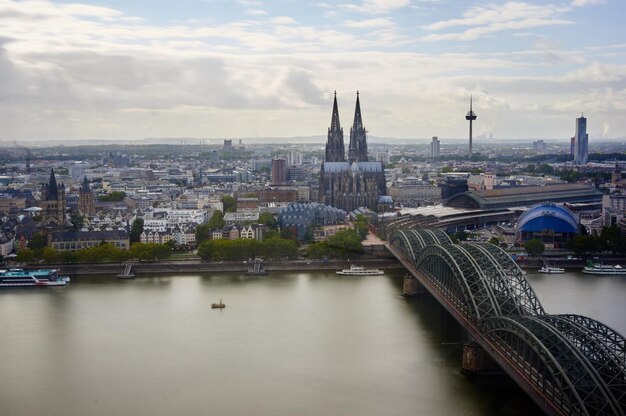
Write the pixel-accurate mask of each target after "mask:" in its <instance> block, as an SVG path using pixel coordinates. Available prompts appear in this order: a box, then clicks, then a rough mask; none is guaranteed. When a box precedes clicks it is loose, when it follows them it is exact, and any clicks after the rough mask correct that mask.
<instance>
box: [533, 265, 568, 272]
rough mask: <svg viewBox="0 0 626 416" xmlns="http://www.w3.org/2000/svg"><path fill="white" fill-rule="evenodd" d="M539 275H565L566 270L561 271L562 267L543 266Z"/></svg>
mask: <svg viewBox="0 0 626 416" xmlns="http://www.w3.org/2000/svg"><path fill="white" fill-rule="evenodd" d="M539 273H548V274H556V273H565V269H561V268H560V267H551V266H543V267H542V268H541V269H539Z"/></svg>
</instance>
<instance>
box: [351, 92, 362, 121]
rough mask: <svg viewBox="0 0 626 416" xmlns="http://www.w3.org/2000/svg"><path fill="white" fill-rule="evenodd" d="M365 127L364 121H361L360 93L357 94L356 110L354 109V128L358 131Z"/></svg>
mask: <svg viewBox="0 0 626 416" xmlns="http://www.w3.org/2000/svg"><path fill="white" fill-rule="evenodd" d="M361 127H363V120H362V119H361V103H360V102H359V91H357V92H356V108H355V109H354V123H352V128H353V129H357V128H361Z"/></svg>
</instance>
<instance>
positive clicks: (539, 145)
mask: <svg viewBox="0 0 626 416" xmlns="http://www.w3.org/2000/svg"><path fill="white" fill-rule="evenodd" d="M533 150H534V151H535V152H537V153H543V152H545V151H546V150H548V145H547V144H546V142H544V141H543V140H537V141H535V142H533Z"/></svg>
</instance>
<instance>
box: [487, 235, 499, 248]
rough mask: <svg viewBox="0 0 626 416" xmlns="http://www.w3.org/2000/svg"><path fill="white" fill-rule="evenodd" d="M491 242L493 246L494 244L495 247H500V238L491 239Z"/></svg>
mask: <svg viewBox="0 0 626 416" xmlns="http://www.w3.org/2000/svg"><path fill="white" fill-rule="evenodd" d="M489 242H490V243H491V244H493V245H494V246H498V247H500V240H498V237H496V236H493V237H491V238H490V239H489Z"/></svg>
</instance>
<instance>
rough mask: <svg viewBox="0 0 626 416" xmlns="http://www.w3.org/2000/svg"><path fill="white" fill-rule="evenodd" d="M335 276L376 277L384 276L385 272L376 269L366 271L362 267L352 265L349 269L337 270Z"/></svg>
mask: <svg viewBox="0 0 626 416" xmlns="http://www.w3.org/2000/svg"><path fill="white" fill-rule="evenodd" d="M337 274H340V275H344V276H377V275H381V274H385V272H384V271H382V270H378V269H366V268H365V267H363V266H355V265H354V264H352V265H350V268H349V269H343V270H337Z"/></svg>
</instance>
